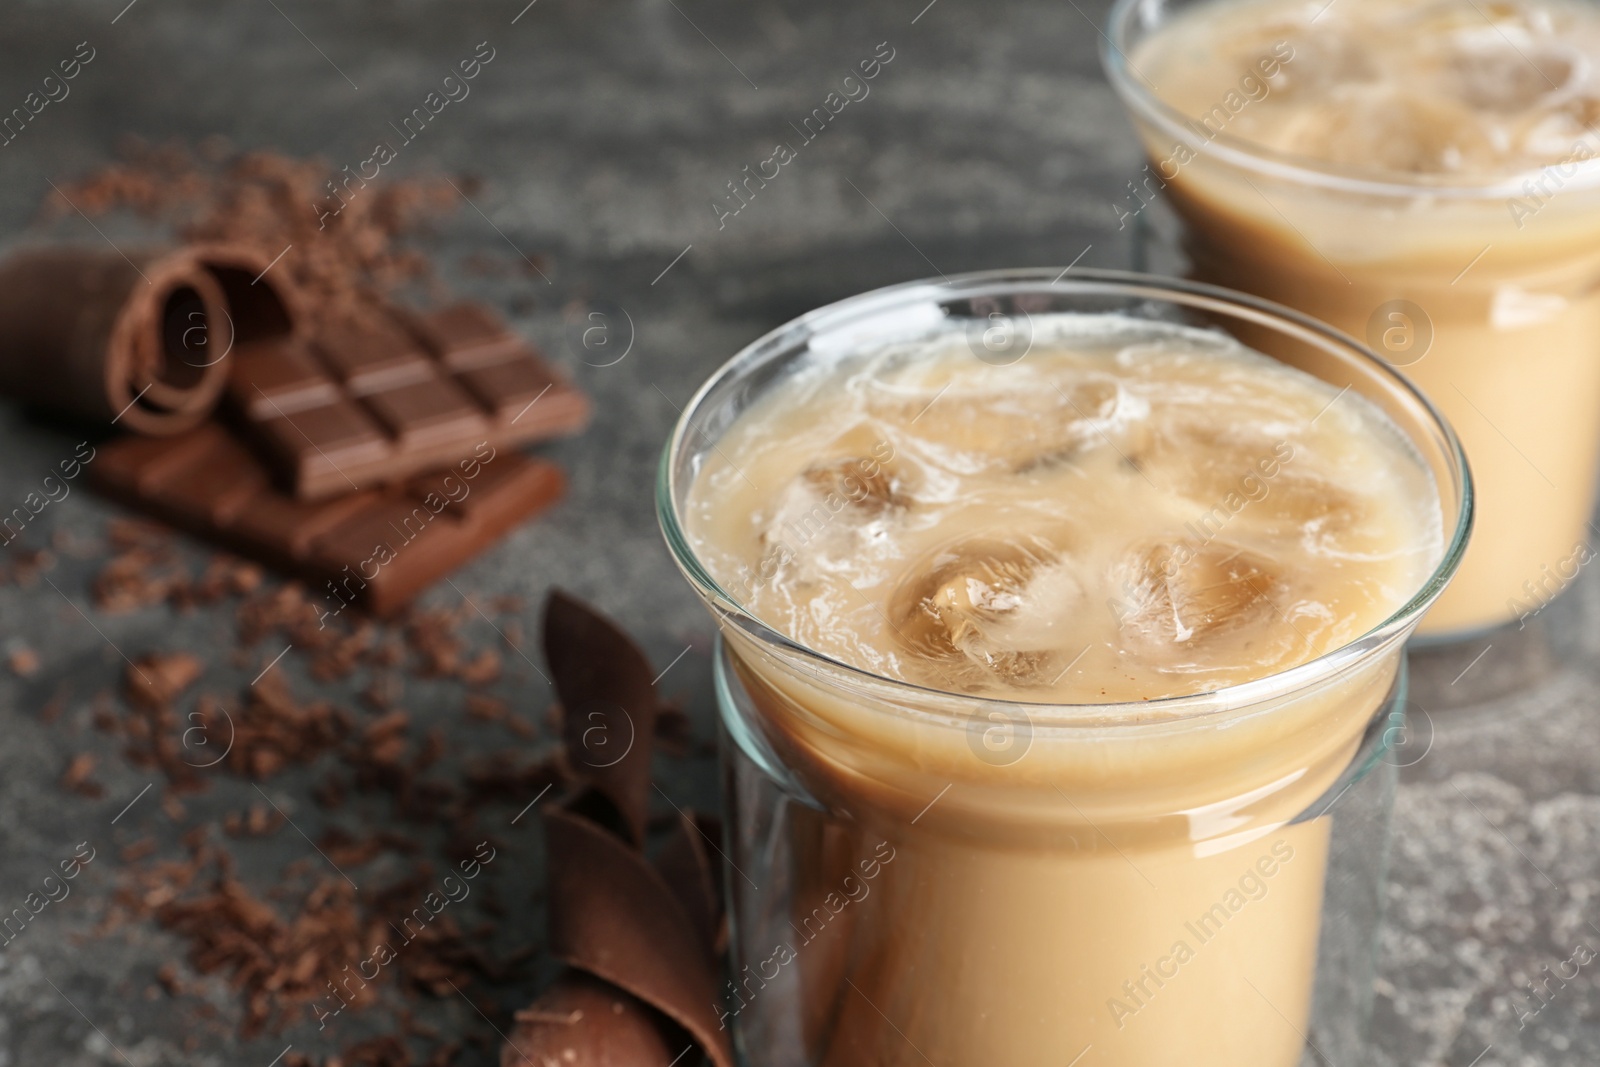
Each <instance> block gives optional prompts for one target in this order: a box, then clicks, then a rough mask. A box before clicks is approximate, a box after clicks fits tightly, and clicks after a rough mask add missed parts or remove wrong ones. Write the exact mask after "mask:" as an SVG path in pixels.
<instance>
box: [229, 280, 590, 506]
mask: <svg viewBox="0 0 1600 1067" xmlns="http://www.w3.org/2000/svg"><path fill="white" fill-rule="evenodd" d="M242 357H243V358H240V359H238V360H236V361H235V362H234V365H233V371H232V374H231V377H230V380H229V383H228V398H229V401H228V402H229V406H230V408H231V409H232V411H233V412H234V414H235V415H236V417H238V418H239V419H240V420H241V421H242V422H243V424H244V426H245V427H246V429H247V431H248V433H249V436H250V437H251V438H252V439H253V440H254V441H255V442H256V443H258V444H259V445H260V446H261V447H262V449H263V450H264V452H265V454H266V456H267V458H268V459H269V461H270V463H271V465H272V469H273V471H274V472H275V473H276V474H277V476H278V480H279V484H281V485H282V486H283V487H284V489H285V490H287V491H289V492H291V493H292V494H293V495H295V496H297V497H299V498H300V499H302V500H319V499H323V498H325V497H330V496H335V495H337V494H340V493H347V492H350V491H351V490H352V489H367V488H370V487H372V486H376V485H384V484H387V483H390V482H396V481H400V480H402V479H404V478H407V477H410V476H411V475H413V474H416V473H417V472H419V471H423V470H426V469H428V468H431V467H438V466H442V465H446V466H447V465H450V464H453V463H456V462H459V461H461V460H463V459H466V458H467V457H469V456H471V455H472V454H473V453H474V450H475V449H477V448H478V447H479V446H489V447H495V448H506V447H511V446H515V445H520V444H525V443H528V442H530V441H537V440H543V439H546V438H549V437H555V436H559V435H561V434H567V433H573V432H575V431H577V430H579V429H582V427H583V425H584V424H585V423H586V422H587V421H588V419H589V401H588V398H586V397H585V396H584V395H583V394H582V393H580V392H579V391H578V390H577V389H575V388H574V387H573V386H571V385H570V384H568V383H566V382H565V381H563V380H561V379H560V378H559V377H558V376H557V374H556V372H555V371H554V370H553V369H552V368H551V367H550V366H549V365H548V364H546V363H545V361H544V360H543V359H542V358H541V357H540V355H539V353H538V352H536V351H534V349H533V348H532V347H530V346H529V345H528V343H527V342H525V341H523V340H522V339H521V338H519V337H518V336H517V335H516V334H514V333H512V332H511V331H510V329H509V328H508V327H507V326H506V324H505V323H504V322H503V321H502V320H501V319H500V317H499V316H498V315H496V314H495V313H494V312H493V311H491V310H489V309H488V308H486V307H483V306H482V305H479V304H455V305H452V306H450V307H446V308H444V309H442V310H440V311H436V312H433V313H432V314H429V315H422V316H414V315H409V314H406V313H403V312H400V311H394V312H392V314H385V313H382V312H376V311H368V312H367V313H365V314H364V315H363V316H362V317H359V318H356V317H353V316H352V317H346V318H341V319H337V320H334V321H332V322H330V323H327V324H324V325H321V326H319V327H318V328H317V329H316V330H315V331H314V332H313V333H312V334H310V335H309V340H305V339H301V338H298V337H284V338H279V339H276V340H274V341H272V342H270V343H265V344H261V345H253V346H251V347H250V348H249V350H248V351H247V352H245V353H242Z"/></svg>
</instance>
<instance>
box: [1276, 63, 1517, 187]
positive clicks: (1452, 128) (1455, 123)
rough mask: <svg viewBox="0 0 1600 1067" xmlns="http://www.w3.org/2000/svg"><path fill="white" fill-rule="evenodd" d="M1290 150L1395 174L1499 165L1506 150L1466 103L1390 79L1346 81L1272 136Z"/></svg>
mask: <svg viewBox="0 0 1600 1067" xmlns="http://www.w3.org/2000/svg"><path fill="white" fill-rule="evenodd" d="M1266 139H1267V140H1268V141H1269V142H1270V144H1271V147H1273V148H1277V149H1278V150H1280V151H1283V152H1288V153H1290V154H1292V155H1299V156H1307V157H1310V158H1313V159H1321V160H1326V161H1328V162H1330V163H1340V164H1344V165H1346V166H1350V167H1360V168H1366V169H1369V170H1371V169H1375V170H1381V171H1387V172H1391V173H1406V174H1440V173H1450V172H1458V171H1463V170H1473V169H1480V168H1483V167H1490V168H1492V167H1494V166H1496V165H1498V164H1499V163H1500V161H1501V159H1502V157H1503V155H1504V150H1503V149H1502V148H1497V147H1496V145H1495V142H1494V139H1493V138H1492V137H1491V136H1490V133H1489V131H1488V129H1487V125H1486V122H1485V120H1484V119H1483V118H1481V117H1479V116H1478V115H1475V114H1474V113H1473V112H1472V110H1471V109H1470V108H1468V107H1467V106H1465V105H1463V104H1459V103H1454V102H1449V101H1444V100H1436V99H1424V98H1422V97H1419V96H1412V95H1408V94H1407V93H1406V92H1405V91H1404V90H1402V89H1399V88H1397V87H1395V86H1392V85H1381V86H1372V85H1341V86H1338V87H1336V88H1334V89H1332V90H1330V91H1329V93H1328V94H1327V96H1326V97H1325V98H1322V99H1321V100H1319V101H1318V102H1316V103H1308V104H1306V105H1304V106H1302V107H1300V108H1299V109H1297V111H1296V112H1295V114H1294V116H1293V118H1291V119H1290V120H1289V121H1287V122H1285V123H1283V125H1282V127H1281V128H1280V129H1278V130H1277V131H1275V132H1273V133H1271V134H1270V135H1268V137H1267V138H1266Z"/></svg>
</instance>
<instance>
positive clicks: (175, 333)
mask: <svg viewBox="0 0 1600 1067" xmlns="http://www.w3.org/2000/svg"><path fill="white" fill-rule="evenodd" d="M268 266H269V263H268V261H267V259H266V258H265V257H263V256H261V255H259V254H257V253H256V252H254V251H251V250H250V249H247V248H243V247H239V246H234V245H193V246H188V247H185V248H182V249H179V250H177V251H173V252H151V251H142V252H139V251H136V252H131V253H130V254H129V255H127V256H124V255H123V254H122V253H121V252H118V251H116V250H115V249H105V250H101V249H96V248H77V247H57V248H31V249H24V250H22V251H19V252H16V253H13V254H12V255H11V256H9V257H7V259H6V260H5V261H4V262H3V263H0V337H3V338H5V343H4V345H3V346H0V393H4V394H5V395H8V396H11V397H14V398H16V399H18V400H21V401H23V402H24V403H27V404H32V405H34V406H36V407H40V408H45V409H48V410H50V411H54V412H57V413H60V414H65V415H71V416H75V417H78V418H81V419H87V420H89V421H92V422H98V423H102V424H109V423H116V424H117V425H118V426H120V427H123V428H126V429H129V430H133V431H135V432H138V433H147V434H171V433H182V432H183V431H185V430H188V429H190V428H192V427H193V426H195V425H197V424H198V423H200V422H201V421H202V420H204V419H205V418H206V417H207V416H208V415H209V414H210V413H211V411H212V409H213V408H214V407H215V406H216V403H217V400H218V398H219V397H220V396H221V394H222V390H223V386H224V384H225V382H226V381H227V377H228V366H227V363H228V361H227V360H226V358H225V357H226V356H227V355H228V354H229V352H230V350H231V349H232V348H233V347H234V346H235V345H237V344H251V343H256V342H261V341H265V340H266V339H268V338H272V337H283V336H287V335H288V333H289V331H290V329H291V327H292V324H293V317H294V309H293V306H292V305H293V298H292V294H291V293H289V292H288V291H287V289H286V288H285V287H284V286H282V285H279V284H278V283H277V282H276V281H275V280H268V279H265V278H262V276H261V275H262V272H263V271H265V270H266V268H267V267H268Z"/></svg>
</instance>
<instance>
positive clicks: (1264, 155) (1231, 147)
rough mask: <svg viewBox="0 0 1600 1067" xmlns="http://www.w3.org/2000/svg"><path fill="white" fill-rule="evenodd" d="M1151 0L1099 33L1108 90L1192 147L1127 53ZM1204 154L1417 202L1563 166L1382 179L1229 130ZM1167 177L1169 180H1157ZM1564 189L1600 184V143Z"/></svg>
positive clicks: (1126, 1) (1130, 5)
mask: <svg viewBox="0 0 1600 1067" xmlns="http://www.w3.org/2000/svg"><path fill="white" fill-rule="evenodd" d="M1148 6H1149V0H1116V3H1114V4H1113V5H1112V7H1111V11H1110V13H1109V15H1108V28H1107V31H1106V32H1105V33H1103V34H1101V35H1100V46H1099V50H1100V64H1101V67H1102V68H1103V69H1104V70H1105V72H1106V78H1107V80H1108V81H1110V83H1111V88H1112V90H1113V91H1115V92H1116V94H1117V95H1118V96H1119V97H1120V98H1121V99H1122V102H1123V103H1124V104H1125V105H1127V106H1128V108H1129V109H1130V110H1132V111H1133V112H1134V113H1135V115H1137V116H1139V117H1141V118H1143V119H1145V120H1146V121H1148V122H1150V123H1151V124H1153V125H1154V126H1156V127H1158V128H1159V129H1161V130H1162V132H1164V133H1166V134H1168V135H1170V136H1172V137H1176V138H1177V139H1178V140H1179V141H1180V142H1182V143H1185V144H1191V143H1193V142H1194V140H1195V136H1196V134H1195V130H1194V127H1193V126H1192V125H1190V124H1191V123H1192V122H1194V121H1195V120H1194V119H1193V117H1192V116H1189V115H1185V114H1184V113H1183V112H1182V111H1179V110H1178V109H1177V108H1175V107H1173V106H1172V105H1171V104H1168V103H1167V102H1166V101H1165V100H1162V99H1161V98H1160V97H1159V96H1157V95H1156V93H1155V92H1154V90H1153V89H1152V87H1151V85H1150V83H1149V82H1148V81H1147V80H1146V78H1145V77H1144V75H1142V74H1140V73H1139V71H1138V70H1137V69H1136V68H1135V67H1134V66H1133V64H1132V62H1131V61H1129V59H1128V55H1127V46H1128V44H1129V38H1130V37H1131V31H1132V27H1133V25H1134V23H1135V20H1136V18H1137V16H1138V15H1139V14H1140V13H1141V9H1144V8H1147V7H1148ZM1197 150H1198V151H1200V152H1210V153H1211V154H1213V155H1214V156H1216V157H1217V158H1218V159H1222V160H1225V161H1227V162H1229V163H1232V164H1234V165H1235V166H1238V167H1242V168H1245V169H1249V170H1254V171H1256V172H1258V173H1261V174H1265V175H1270V176H1272V177H1274V178H1279V179H1283V180H1286V181H1293V182H1298V183H1301V184H1304V185H1313V186H1319V187H1322V188H1328V189H1334V190H1339V191H1343V192H1349V193H1363V194H1367V195H1372V196H1384V197H1391V198H1397V199H1407V200H1414V199H1416V198H1418V197H1443V198H1447V199H1452V200H1501V199H1505V198H1508V197H1512V198H1517V197H1521V196H1524V195H1528V194H1527V191H1526V190H1525V189H1524V188H1523V186H1524V184H1525V183H1526V182H1529V181H1534V180H1538V179H1540V178H1542V177H1544V176H1545V175H1546V174H1547V173H1549V172H1550V171H1552V170H1556V169H1557V168H1559V167H1562V166H1564V165H1566V161H1563V162H1560V163H1547V164H1544V165H1542V166H1538V167H1530V168H1527V169H1524V170H1519V171H1515V172H1508V173H1504V174H1498V173H1497V174H1493V175H1485V176H1484V181H1483V182H1482V183H1477V184H1474V183H1466V184H1462V183H1461V181H1460V179H1459V178H1458V177H1456V176H1453V175H1425V174H1419V175H1416V176H1415V177H1414V178H1410V179H1401V178H1399V177H1398V176H1397V177H1382V176H1379V175H1381V174H1383V173H1385V172H1377V171H1370V170H1363V169H1361V168H1359V167H1349V166H1341V165H1339V164H1337V163H1330V162H1325V161H1322V160H1318V159H1314V158H1312V157H1310V156H1301V155H1296V154H1294V153H1290V152H1280V151H1278V150H1276V149H1272V148H1268V147H1266V146H1265V145H1261V144H1257V143H1255V142H1253V141H1248V140H1245V139H1244V138H1241V137H1237V136H1235V135H1233V134H1230V133H1227V132H1226V131H1224V132H1221V133H1217V134H1210V133H1209V131H1208V134H1207V136H1206V137H1205V138H1203V143H1201V144H1200V145H1199V146H1198V149H1197ZM1160 177H1161V178H1162V179H1163V180H1170V179H1167V178H1166V176H1165V175H1161V176H1160ZM1562 185H1563V186H1564V188H1562V189H1561V190H1560V191H1562V192H1567V191H1571V190H1572V189H1589V188H1594V187H1596V186H1600V146H1597V147H1596V150H1595V154H1594V155H1593V156H1590V157H1589V158H1588V159H1587V160H1583V161H1581V162H1580V163H1579V165H1578V169H1577V172H1576V173H1575V174H1574V175H1573V176H1571V177H1564V178H1562Z"/></svg>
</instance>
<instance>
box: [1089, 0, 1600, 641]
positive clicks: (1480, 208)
mask: <svg viewBox="0 0 1600 1067" xmlns="http://www.w3.org/2000/svg"><path fill="white" fill-rule="evenodd" d="M1112 21H1113V26H1112V29H1111V33H1110V36H1111V38H1112V40H1113V41H1114V44H1113V46H1112V48H1111V50H1110V51H1109V52H1108V54H1107V57H1106V62H1107V67H1108V70H1109V71H1110V74H1111V76H1112V80H1113V83H1114V84H1115V85H1116V87H1117V88H1118V90H1119V91H1120V92H1121V93H1122V95H1123V96H1124V98H1125V99H1126V100H1127V102H1128V103H1129V105H1130V107H1131V108H1132V110H1133V112H1134V115H1135V117H1136V121H1137V125H1138V126H1139V130H1140V133H1141V135H1142V138H1143V140H1144V143H1145V147H1146V150H1147V152H1148V154H1149V157H1150V163H1149V166H1148V167H1146V168H1145V171H1144V172H1143V173H1142V174H1141V180H1140V182H1138V183H1135V186H1136V188H1135V192H1136V193H1137V194H1138V196H1137V200H1130V201H1129V203H1128V204H1125V205H1123V206H1122V207H1120V208H1119V209H1118V211H1119V216H1120V217H1121V218H1122V219H1123V220H1124V222H1126V221H1127V219H1128V217H1129V216H1132V215H1136V214H1137V213H1138V212H1139V211H1140V210H1141V209H1142V208H1143V207H1144V206H1145V205H1147V204H1150V203H1154V202H1155V201H1156V200H1157V199H1158V198H1170V202H1171V203H1172V205H1174V206H1175V207H1176V208H1177V210H1178V212H1179V214H1180V215H1181V216H1182V218H1183V220H1184V222H1185V225H1186V234H1185V243H1186V248H1187V251H1188V253H1189V256H1190V258H1191V260H1192V263H1193V268H1194V271H1195V273H1196V275H1197V276H1198V277H1200V278H1203V279H1205V280H1207V281H1212V282H1215V283H1217V284H1220V285H1225V286H1229V287H1231V288H1237V289H1241V290H1244V291H1246V292H1251V293H1256V294H1259V295H1261V296H1264V297H1267V298H1269V299H1272V300H1276V301H1280V302H1282V303H1285V304H1288V305H1291V306H1293V307H1296V308H1299V309H1301V310H1303V311H1306V312H1309V313H1310V314H1312V315H1314V316H1316V317H1317V318H1320V319H1322V320H1324V321H1326V322H1329V323H1332V324H1334V325H1336V326H1338V327H1340V328H1341V329H1344V330H1346V331H1348V332H1349V333H1351V334H1353V335H1355V336H1356V337H1359V338H1362V339H1363V340H1366V341H1368V342H1369V343H1370V344H1372V345H1373V347H1375V348H1377V349H1379V351H1380V353H1381V354H1385V355H1386V356H1388V357H1389V358H1390V359H1391V360H1392V361H1393V362H1394V363H1395V364H1396V365H1397V366H1401V367H1402V368H1403V369H1404V371H1405V373H1407V374H1409V375H1411V376H1413V377H1414V378H1415V380H1416V381H1417V382H1418V383H1419V384H1420V385H1421V386H1422V387H1423V389H1424V390H1425V392H1426V393H1427V394H1428V395H1429V396H1430V397H1431V398H1432V400H1433V401H1434V402H1435V403H1436V404H1438V405H1439V407H1440V408H1442V409H1443V410H1444V412H1445V414H1446V415H1447V416H1448V417H1449V419H1450V421H1451V422H1452V423H1453V424H1454V425H1455V427H1456V428H1457V430H1458V432H1459V433H1460V434H1461V436H1462V439H1463V441H1464V442H1465V445H1466V451H1467V455H1468V458H1469V460H1470V462H1471V464H1472V467H1473V473H1474V477H1475V481H1476V483H1477V486H1478V489H1479V491H1480V493H1481V499H1480V508H1479V519H1478V528H1477V530H1476V532H1475V534H1474V538H1473V546H1472V548H1471V550H1470V551H1469V553H1468V555H1467V557H1466V560H1465V562H1464V563H1463V565H1462V568H1461V571H1460V574H1459V576H1458V577H1457V579H1456V580H1455V582H1454V583H1453V584H1452V586H1451V588H1450V589H1449V590H1448V591H1447V592H1446V593H1445V594H1444V596H1443V597H1442V598H1441V599H1440V601H1439V603H1438V605H1437V606H1436V607H1435V608H1434V609H1433V611H1432V613H1431V614H1430V615H1429V616H1428V618H1427V619H1425V620H1424V622H1423V624H1422V632H1423V633H1435V634H1461V633H1466V632H1471V631H1474V630H1479V629H1483V628H1487V627H1491V626H1495V625H1498V624H1502V623H1505V622H1508V621H1513V620H1520V621H1522V622H1526V621H1527V620H1528V619H1530V618H1531V617H1533V616H1534V615H1536V614H1537V613H1538V612H1539V611H1540V610H1542V608H1543V607H1544V606H1545V605H1546V604H1547V603H1549V601H1550V600H1551V599H1552V597H1554V596H1555V595H1557V594H1558V593H1559V592H1560V591H1561V590H1562V589H1563V588H1564V587H1565V586H1566V585H1567V584H1568V583H1569V582H1570V581H1571V579H1572V578H1573V577H1575V575H1576V573H1577V571H1578V568H1579V567H1580V566H1581V565H1582V564H1583V563H1585V562H1587V561H1588V559H1590V558H1591V553H1590V551H1589V549H1588V542H1589V538H1590V529H1591V528H1590V526H1589V518H1590V512H1591V508H1592V506H1593V503H1594V483H1595V478H1596V459H1597V456H1600V189H1597V184H1600V169H1597V168H1600V162H1597V161H1596V160H1595V157H1596V156H1597V155H1600V128H1597V126H1596V123H1597V122H1600V5H1595V4H1592V3H1577V2H1573V3H1567V2H1562V0H1509V2H1502V3H1477V2H1474V0H1338V2H1337V3H1327V4H1324V3H1303V2H1301V0H1211V2H1202V3H1174V4H1161V5H1150V4H1140V3H1135V2H1133V0H1124V2H1123V3H1121V4H1119V5H1118V7H1117V9H1116V11H1115V12H1114V13H1113V16H1112Z"/></svg>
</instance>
